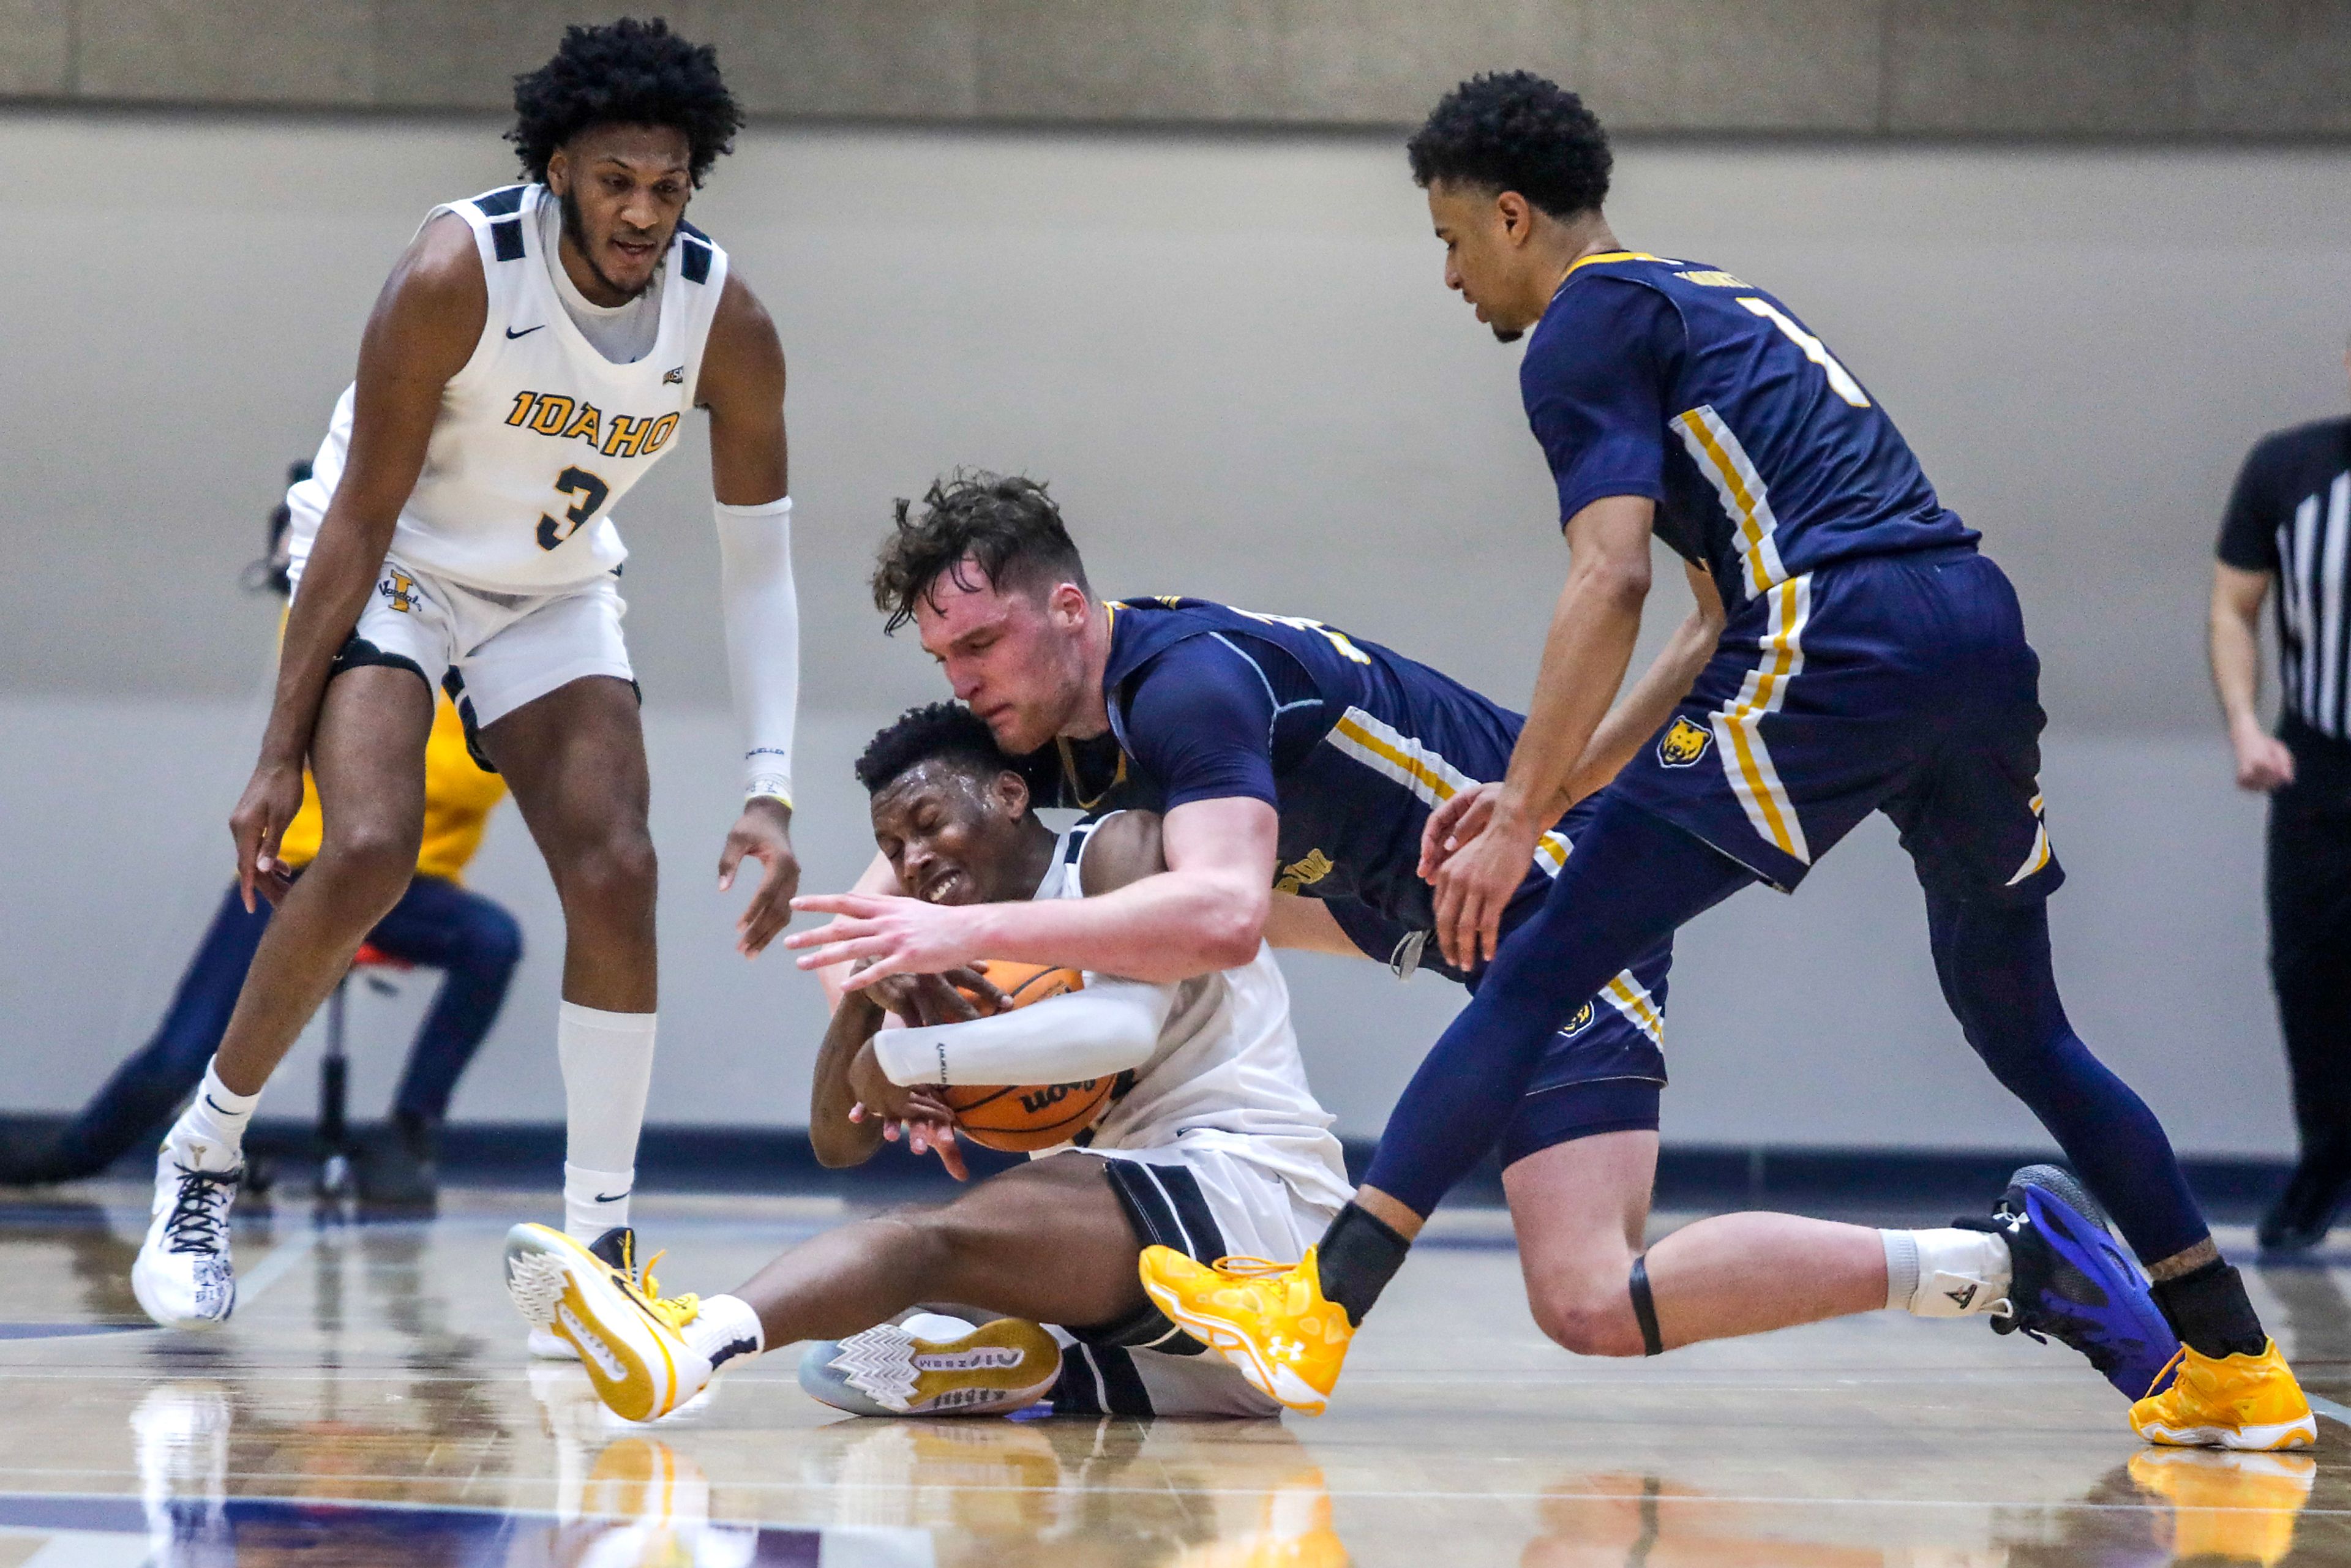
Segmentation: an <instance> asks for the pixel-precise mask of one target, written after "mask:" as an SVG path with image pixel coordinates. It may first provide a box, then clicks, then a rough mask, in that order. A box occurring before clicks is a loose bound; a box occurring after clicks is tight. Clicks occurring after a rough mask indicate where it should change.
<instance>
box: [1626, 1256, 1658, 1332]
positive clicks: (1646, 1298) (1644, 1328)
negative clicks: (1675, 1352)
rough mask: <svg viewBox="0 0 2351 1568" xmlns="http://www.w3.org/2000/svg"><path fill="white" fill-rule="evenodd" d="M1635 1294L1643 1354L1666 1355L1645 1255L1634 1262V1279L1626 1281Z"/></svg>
mask: <svg viewBox="0 0 2351 1568" xmlns="http://www.w3.org/2000/svg"><path fill="white" fill-rule="evenodd" d="M1625 1283H1626V1285H1627V1286H1628V1287H1629V1288H1630V1289H1631V1290H1632V1292H1633V1315H1634V1316H1635V1317H1636V1318H1638V1319H1640V1320H1641V1354H1643V1355H1663V1354H1666V1341H1665V1336H1664V1335H1662V1334H1660V1333H1657V1302H1656V1298H1655V1297H1653V1296H1651V1295H1650V1294H1649V1260H1648V1257H1647V1255H1646V1253H1645V1254H1643V1255H1642V1256H1641V1257H1638V1258H1635V1259H1634V1260H1633V1277H1632V1278H1631V1279H1630V1280H1628V1281H1625Z"/></svg>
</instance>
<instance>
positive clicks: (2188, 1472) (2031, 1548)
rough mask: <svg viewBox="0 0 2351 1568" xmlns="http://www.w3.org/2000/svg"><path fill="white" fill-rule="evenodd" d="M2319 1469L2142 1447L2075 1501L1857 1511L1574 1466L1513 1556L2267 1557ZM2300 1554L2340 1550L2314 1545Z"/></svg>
mask: <svg viewBox="0 0 2351 1568" xmlns="http://www.w3.org/2000/svg"><path fill="white" fill-rule="evenodd" d="M2318 1476H2319V1467H2318V1463H2317V1461H2316V1460H2314V1459H2313V1458H2310V1457H2308V1456H2307V1455H2303V1454H2226V1453H2216V1452H2211V1451H2208V1450H2204V1449H2180V1448H2168V1449H2166V1448H2148V1449H2145V1450H2143V1451H2141V1452H2139V1453H2137V1454H2134V1455H2132V1456H2131V1458H2130V1459H2129V1460H2128V1461H2127V1462H2126V1463H2125V1464H2122V1465H2118V1466H2116V1468H2115V1469H2112V1470H2111V1471H2109V1472H2107V1473H2106V1474H2105V1476H2103V1477H2101V1478H2100V1479H2099V1480H2098V1482H2097V1484H2096V1485H2095V1486H2094V1487H2092V1488H2091V1489H2090V1490H2089V1491H2088V1492H2087V1493H2085V1495H2084V1496H2082V1497H2081V1498H2080V1499H2079V1500H2074V1501H2072V1502H2069V1503H2067V1504H2064V1505H2060V1506H2056V1507H2041V1508H2002V1507H1999V1506H1996V1505H1995V1506H1992V1507H1990V1508H1988V1509H1986V1510H1985V1511H1983V1514H1982V1515H1981V1516H1980V1518H1979V1519H1975V1520H1970V1519H1969V1518H1967V1517H1965V1516H1964V1515H1962V1514H1960V1513H1959V1512H1958V1511H1954V1510H1950V1509H1948V1508H1945V1509H1937V1508H1932V1507H1927V1506H1921V1507H1917V1508H1915V1509H1914V1508H1909V1507H1906V1506H1904V1505H1903V1504H1902V1503H1901V1502H1899V1501H1898V1500H1887V1506H1885V1507H1881V1508H1878V1509H1876V1510H1873V1511H1871V1512H1870V1513H1869V1514H1868V1515H1865V1516H1864V1517H1861V1518H1855V1517H1854V1516H1853V1515H1852V1514H1850V1513H1848V1512H1844V1511H1834V1512H1832V1511H1829V1510H1825V1509H1823V1508H1822V1507H1821V1506H1820V1505H1818V1504H1816V1503H1812V1502H1808V1501H1803V1500H1793V1499H1791V1500H1776V1499H1774V1500H1748V1499H1737V1498H1721V1497H1718V1496H1715V1495H1713V1494H1711V1493H1709V1492H1707V1491H1705V1490H1701V1489H1698V1488H1696V1487H1687V1486H1679V1485H1676V1484H1674V1483H1672V1482H1670V1481H1666V1480H1662V1479H1659V1478H1657V1477H1656V1476H1632V1475H1606V1474H1604V1475H1595V1476H1578V1477H1573V1478H1571V1479H1565V1480H1562V1481H1560V1482H1558V1483H1557V1484H1556V1485H1554V1486H1553V1487H1552V1489H1551V1490H1549V1492H1548V1493H1547V1494H1546V1495H1545V1497H1544V1498H1543V1500H1542V1502H1541V1505H1540V1507H1539V1509H1538V1511H1537V1512H1538V1517H1539V1520H1540V1523H1541V1530H1540V1531H1539V1533H1538V1534H1537V1535H1536V1537H1535V1539H1534V1540H1533V1541H1532V1542H1530V1543H1529V1545H1528V1546H1527V1548H1526V1550H1525V1552H1523V1553H1522V1554H1521V1555H1520V1560H1519V1561H1520V1568H1729V1565H1731V1564H1746V1563H1773V1564H1782V1565H1785V1568H1925V1565H1927V1564H1934V1565H1935V1568H1994V1565H1998V1568H2083V1565H2085V1564H2092V1565H2095V1568H2161V1565H2168V1564H2173V1563H2183V1564H2184V1563H2191V1562H2195V1563H2260V1564H2262V1565H2263V1568H2273V1565H2274V1564H2277V1563H2283V1562H2285V1561H2286V1559H2287V1558H2288V1556H2289V1554H2291V1553H2293V1552H2294V1546H2295V1544H2296V1539H2297V1528H2298V1526H2299V1524H2300V1522H2301V1516H2302V1514H2303V1512H2304V1509H2305V1508H2307V1507H2308V1505H2309V1503H2310V1501H2311V1496H2312V1492H2313V1490H2314V1487H2315V1485H2316V1482H2317V1479H2318ZM2328 1522H2329V1523H2330V1524H2333V1523H2334V1522H2335V1521H2334V1520H2333V1519H2332V1518H2331V1517H2330V1519H2329V1521H2328ZM1970 1536H1973V1537H1974V1538H1975V1539H1973V1540H1970V1539H1969V1538H1970ZM2312 1544H2315V1543H2312ZM2296 1560H2297V1561H2303V1560H2308V1561H2313V1562H2316V1561H2329V1562H2334V1561H2340V1560H2341V1559H2340V1558H2339V1557H2338V1556H2337V1555H2336V1554H2335V1553H2333V1552H2327V1553H2325V1555H2324V1557H2321V1556H2320V1555H2318V1554H2316V1553H2306V1554H2305V1556H2304V1557H2302V1558H2297V1559H2296Z"/></svg>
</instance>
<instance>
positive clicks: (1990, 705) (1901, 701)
mask: <svg viewBox="0 0 2351 1568" xmlns="http://www.w3.org/2000/svg"><path fill="white" fill-rule="evenodd" d="M2040 679H2041V661H2040V658H2039V657H2038V656H2037V655H2036V654H2035V653H2033V652H2032V646H2031V644H2029V643H2026V642H2025V640H2024V618H2023V615H2022V612H2020V610H2019V609H2018V607H2017V602H2016V591H2015V590H2014V589H2013V588H2012V587H2011V586H2010V584H2009V580H2008V578H2007V577H2006V575H2005V574H2003V573H2002V572H2001V570H2000V568H1999V567H1998V566H1996V565H1994V564H1993V563H1992V562H1991V560H1990V559H1987V558H1986V557H1984V556H1982V555H1980V554H1979V553H1977V551H1976V550H1975V549H1973V548H1972V547H1967V546H1962V547H1958V548H1954V549H1937V550H1927V551H1919V552H1917V553H1913V554H1908V555H1898V556H1879V557H1873V558H1869V559H1861V560H1851V561H1843V562H1839V563H1836V564H1834V565H1831V566H1825V567H1822V568H1820V569H1819V570H1814V571H1810V572H1806V573H1804V574H1803V575H1802V576H1799V577H1794V578H1791V579H1790V580H1787V581H1785V582H1782V583H1779V584H1776V585H1774V586H1773V587H1771V588H1770V589H1768V590H1766V591H1764V592H1763V593H1761V594H1760V595H1758V596H1757V597H1755V598H1754V599H1751V600H1750V601H1748V602H1747V603H1745V604H1743V605H1741V606H1740V608H1739V609H1738V610H1736V611H1734V612H1732V613H1731V616H1730V619H1729V623H1728V624H1727V625H1726V626H1725V627H1724V628H1723V633H1722V640H1721V642H1720V643H1719V645H1718V646H1717V648H1716V651H1715V654H1714V657H1713V659H1712V660H1711V661H1710V662H1709V663H1708V664H1707V666H1706V668H1705V670H1704V671H1703V672H1702V673H1700V674H1699V675H1698V681H1697V683H1696V685H1693V686H1692V687H1691V689H1690V694H1689V695H1688V696H1687V698H1685V699H1684V700H1683V702H1682V704H1681V706H1680V707H1679V709H1678V710H1677V712H1676V714H1675V715H1674V716H1673V718H1672V719H1670V720H1669V721H1668V722H1667V724H1666V726H1665V727H1664V728H1663V729H1661V730H1659V731H1658V733H1657V736H1656V739H1655V740H1653V741H1652V742H1651V743H1650V744H1649V745H1648V746H1647V747H1645V748H1644V749H1643V750H1642V751H1641V752H1640V753H1638V754H1637V755H1636V756H1635V758H1634V759H1633V761H1632V762H1630V763H1628V764H1627V765H1626V766H1625V770H1624V771H1623V772H1622V773H1620V774H1618V775H1617V777H1616V779H1615V781H1614V783H1612V784H1611V785H1610V786H1609V789H1612V790H1614V791H1615V792H1616V793H1617V794H1619V795H1620V796H1622V797H1623V798H1624V799H1625V800H1628V801H1630V802H1631V803H1632V804H1634V805H1636V806H1639V807H1641V808H1643V809H1644V810H1648V811H1652V812H1654V813H1656V815H1657V816H1660V817H1662V818H1664V819H1666V820H1667V821H1670V822H1673V823H1674V824H1675V825H1677V826H1678V827H1680V828H1683V829H1685V830H1687V831H1689V832H1691V833H1693V834H1695V835H1697V836H1698V838H1701V839H1703V840H1705V841H1707V842H1708V843H1709V844H1711V845H1713V846H1714V847H1715V848H1716V849H1718V850H1720V851H1721V852H1723V853H1724V854H1726V855H1729V857H1730V858H1731V859H1733V860H1735V861H1738V862H1740V863H1741V864H1742V865H1745V866H1746V867H1748V868H1749V869H1750V870H1751V871H1753V872H1754V873H1756V875H1757V876H1759V877H1761V879H1762V880H1763V881H1765V882H1766V883H1771V885H1772V886H1774V887H1777V888H1779V889H1781V890H1782V892H1792V891H1794V889H1795V887H1796V885H1797V883H1801V882H1802V881H1803V879H1804V873H1807V872H1809V871H1810V870H1811V869H1812V866H1813V862H1814V861H1815V860H1817V859H1819V858H1820V857H1821V856H1822V855H1823V854H1826V853H1827V852H1829V850H1830V849H1831V848H1832V847H1834V845H1835V843H1836V842H1837V841H1838V840H1840V839H1842V838H1844V836H1845V834H1846V833H1848V832H1850V831H1853V829H1854V828H1855V825H1856V824H1858V823H1859V822H1860V821H1861V820H1862V819H1863V818H1865V817H1866V816H1867V815H1868V814H1869V813H1870V812H1872V811H1884V812H1885V813H1886V815H1887V816H1888V817H1890V818H1892V819H1893V821H1894V824H1895V826H1896V828H1897V829H1899V830H1900V831H1901V835H1902V847H1903V848H1904V849H1905V850H1906V851H1907V852H1909V855H1910V860H1911V863H1912V865H1913V867H1914V868H1915V869H1916V871H1917V876H1918V880H1919V882H1920V883H1921V884H1922V885H1924V886H1925V887H1927V888H1928V889H1929V890H1931V891H1933V892H1936V893H1938V894H1945V895H1948V896H1950V897H1953V898H1957V899H1961V900H1966V901H1970V902H1980V903H1992V904H2023V903H2027V902H2030V901H2032V900H2035V899H2040V898H2043V897H2046V896H2047V895H2048V894H2051V893H2053V892H2054V891H2055V890H2056V888H2057V886H2058V884H2059V883H2060V882H2062V881H2063V880H2064V872H2063V871H2062V870H2061V869H2060V868H2059V866H2058V864H2057V858H2056V856H2055V855H2054V854H2053V853H2052V852H2051V851H2050V846H2049V832H2048V829H2047V827H2046V825H2045V823H2044V822H2043V804H2042V797H2041V785H2040V778H2039V776H2040V772H2041V729H2042V726H2043V722H2044V720H2043V714H2042V711H2041V696H2040Z"/></svg>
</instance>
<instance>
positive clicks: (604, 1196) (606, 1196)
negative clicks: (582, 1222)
mask: <svg viewBox="0 0 2351 1568" xmlns="http://www.w3.org/2000/svg"><path fill="white" fill-rule="evenodd" d="M634 1191H636V1188H634V1187H631V1188H629V1191H628V1192H600V1193H598V1194H597V1195H596V1196H595V1197H594V1198H593V1199H592V1200H591V1201H593V1202H596V1203H618V1202H620V1201H621V1200H622V1198H624V1197H628V1196H629V1193H630V1192H634Z"/></svg>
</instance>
